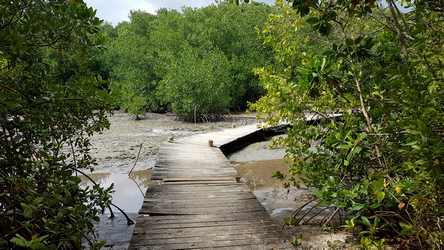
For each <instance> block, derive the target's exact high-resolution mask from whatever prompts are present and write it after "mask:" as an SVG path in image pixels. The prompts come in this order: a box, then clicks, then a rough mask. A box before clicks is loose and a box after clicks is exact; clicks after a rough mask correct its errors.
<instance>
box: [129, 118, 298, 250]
mask: <svg viewBox="0 0 444 250" xmlns="http://www.w3.org/2000/svg"><path fill="white" fill-rule="evenodd" d="M258 131H259V129H258V128H257V127H256V125H249V126H244V127H240V128H235V129H227V130H223V131H219V132H212V133H206V134H200V135H193V136H190V137H185V138H180V139H178V140H175V141H173V142H168V143H165V144H163V145H162V146H161V148H160V152H159V160H158V163H157V164H156V167H155V169H154V172H153V179H154V180H157V181H158V184H156V185H154V186H153V187H152V188H150V189H149V190H148V191H147V193H146V195H145V200H144V203H143V206H142V208H141V210H140V211H139V215H138V217H137V219H136V227H135V230H134V234H133V237H132V240H131V243H130V249H293V248H292V247H291V245H290V244H289V243H288V241H287V237H286V236H285V235H284V233H283V232H282V230H281V227H279V226H278V225H277V224H275V223H274V222H273V221H272V220H271V219H270V216H269V215H268V214H267V212H266V211H265V209H264V208H263V207H262V206H261V204H260V203H259V202H258V201H257V200H256V197H255V196H254V195H253V194H252V193H251V192H250V191H249V189H248V187H247V186H246V185H245V184H243V183H238V182H236V175H237V172H236V170H235V169H234V168H233V167H232V166H231V164H230V163H229V161H228V160H227V158H226V157H225V156H224V154H223V153H222V151H221V150H220V149H219V147H222V146H223V145H227V144H228V143H231V142H233V141H234V140H238V139H240V138H244V137H246V136H248V135H251V134H252V133H256V132H258ZM208 140H213V141H214V145H215V147H210V146H209V145H208Z"/></svg>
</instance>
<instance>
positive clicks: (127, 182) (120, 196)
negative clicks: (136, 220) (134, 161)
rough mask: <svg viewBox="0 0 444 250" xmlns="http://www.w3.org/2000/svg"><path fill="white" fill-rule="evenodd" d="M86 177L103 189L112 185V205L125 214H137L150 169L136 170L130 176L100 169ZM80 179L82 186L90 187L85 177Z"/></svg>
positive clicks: (120, 172) (112, 170)
mask: <svg viewBox="0 0 444 250" xmlns="http://www.w3.org/2000/svg"><path fill="white" fill-rule="evenodd" d="M88 175H89V176H90V177H91V178H92V179H93V180H94V181H95V182H97V183H98V184H99V185H101V186H103V187H109V186H110V185H111V184H112V183H114V193H113V194H112V197H113V203H114V204H116V205H117V206H119V207H120V208H121V209H123V210H124V211H125V212H127V213H137V212H138V211H139V209H140V208H141V207H142V204H143V198H144V194H145V192H146V190H147V188H148V186H149V185H150V180H151V170H150V169H136V170H134V171H133V172H132V173H131V175H130V176H128V173H127V172H125V171H118V169H109V170H108V169H101V170H99V171H97V172H93V173H89V174H88ZM81 178H82V185H89V186H91V185H92V183H91V182H90V181H89V180H88V179H87V178H86V177H81Z"/></svg>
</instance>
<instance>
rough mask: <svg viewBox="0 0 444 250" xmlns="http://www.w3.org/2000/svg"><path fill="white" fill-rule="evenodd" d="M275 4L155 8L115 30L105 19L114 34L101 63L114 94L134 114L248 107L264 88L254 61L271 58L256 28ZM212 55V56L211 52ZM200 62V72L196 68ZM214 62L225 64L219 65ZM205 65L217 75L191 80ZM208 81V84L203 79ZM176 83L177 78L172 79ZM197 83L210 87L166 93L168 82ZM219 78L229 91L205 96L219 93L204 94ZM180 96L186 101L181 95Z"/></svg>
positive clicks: (216, 111)
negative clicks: (178, 8) (107, 74)
mask: <svg viewBox="0 0 444 250" xmlns="http://www.w3.org/2000/svg"><path fill="white" fill-rule="evenodd" d="M271 10H272V8H271V7H270V6H267V5H265V4H241V5H239V6H237V5H235V4H229V3H227V2H224V3H220V4H218V5H211V6H208V7H205V8H200V9H192V8H185V9H183V10H182V11H181V12H178V11H175V10H166V9H162V10H159V11H158V12H157V14H156V15H151V14H148V13H144V12H140V11H135V12H132V13H131V16H130V22H124V23H120V24H119V25H117V27H116V28H115V29H114V30H108V27H106V29H105V27H104V30H106V34H108V35H107V37H108V38H109V39H107V43H106V45H107V47H108V51H107V52H106V53H105V54H106V55H105V56H104V57H103V61H104V62H103V64H104V65H107V67H108V68H109V70H110V72H111V94H112V96H113V97H114V100H115V102H116V105H117V106H120V107H122V108H124V109H126V110H127V111H128V112H130V113H133V114H141V113H143V112H145V111H146V110H148V111H154V112H160V111H166V110H170V111H173V112H176V113H178V114H179V116H181V117H183V118H190V112H194V107H198V106H199V107H198V108H197V111H196V112H197V116H198V117H200V118H203V117H207V116H208V114H209V113H212V114H217V115H216V116H215V117H219V116H220V115H222V114H223V113H224V112H227V111H229V110H233V111H239V110H243V109H245V108H246V105H247V102H250V101H256V100H257V99H258V98H259V97H260V96H261V95H262V94H263V90H262V87H261V86H260V84H259V81H258V78H257V77H256V76H255V75H254V73H253V70H252V69H253V68H255V67H258V66H264V65H267V64H269V63H270V61H271V58H272V56H271V54H270V53H269V49H268V48H267V47H266V46H264V45H263V44H262V43H261V41H260V40H259V39H258V36H257V32H256V27H261V26H262V25H263V23H264V22H265V21H266V16H267V15H268V13H270V12H271ZM219 54H220V55H219ZM207 55H208V57H209V58H205V57H206V56H207ZM185 59H186V60H189V61H188V62H186V61H185ZM216 61H219V62H216ZM194 65H197V66H196V68H198V69H199V72H191V69H192V68H194ZM215 65H223V66H224V68H223V69H222V68H221V69H220V70H221V72H217V71H215V68H214V67H215ZM179 67H182V68H179ZM203 67H208V68H203ZM203 72H206V73H207V74H211V75H208V76H206V77H207V79H206V80H202V79H203V78H202V77H203V75H201V78H200V80H199V81H200V82H196V83H191V80H192V79H191V78H190V77H191V76H192V75H195V74H203ZM217 77H222V79H221V81H222V82H220V84H218V85H215V83H214V80H215V79H216V78H217ZM227 77H228V78H227ZM181 79H182V80H186V81H187V82H181ZM211 79H213V80H211ZM228 81H229V82H230V83H229V84H228ZM204 82H206V83H209V84H210V85H209V86H204V85H202V84H204ZM172 84H177V86H168V85H172ZM191 85H195V86H200V87H202V88H204V89H202V90H190V91H184V90H181V91H180V93H166V90H167V89H168V90H171V91H174V90H179V89H183V88H184V87H191ZM214 86H224V87H223V88H224V90H223V93H220V91H219V92H218V94H223V96H220V98H219V99H220V100H218V101H209V100H206V101H203V100H205V99H208V98H210V99H214V100H215V99H216V98H213V97H209V96H206V95H207V94H208V93H209V92H208V91H207V90H206V89H208V88H210V87H214ZM226 90H228V92H227V91H226ZM197 95H200V96H197ZM175 96H176V97H177V96H181V98H182V97H183V98H184V101H183V102H181V103H180V104H179V103H177V102H179V100H177V99H174V98H173V97H175ZM185 99H186V102H187V104H186V105H185ZM200 99H202V101H201V100H200ZM227 100H229V101H228V102H227ZM172 101H175V102H176V103H173V102H172ZM207 105H215V106H214V107H206V106H207ZM221 105H222V106H223V107H222V106H221ZM191 109H192V110H193V111H190V110H191Z"/></svg>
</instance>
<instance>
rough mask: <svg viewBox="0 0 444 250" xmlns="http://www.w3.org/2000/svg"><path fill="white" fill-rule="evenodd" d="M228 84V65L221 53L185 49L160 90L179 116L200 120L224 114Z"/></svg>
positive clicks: (227, 99) (185, 118) (226, 104)
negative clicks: (202, 52)
mask: <svg viewBox="0 0 444 250" xmlns="http://www.w3.org/2000/svg"><path fill="white" fill-rule="evenodd" d="M183 69H187V70H183ZM230 84H231V82H230V72H229V63H228V60H227V58H226V57H225V56H224V54H222V53H221V52H220V51H217V50H216V51H209V52H208V53H206V54H204V55H199V54H198V52H197V51H195V50H193V49H192V48H188V49H184V50H183V52H182V53H181V54H180V55H179V58H178V61H177V63H176V64H174V65H172V66H171V68H170V69H169V70H168V74H167V75H166V76H165V78H164V80H163V81H162V83H161V85H162V86H161V87H160V89H161V91H162V94H163V95H164V100H166V101H167V102H168V103H170V104H171V107H172V109H173V110H174V111H175V112H176V113H177V115H178V116H179V117H181V118H182V119H184V120H188V121H193V120H194V121H202V120H211V119H213V118H215V116H217V115H219V114H223V113H225V112H226V111H227V109H228V107H229V104H230V101H231V99H230V87H231V86H230Z"/></svg>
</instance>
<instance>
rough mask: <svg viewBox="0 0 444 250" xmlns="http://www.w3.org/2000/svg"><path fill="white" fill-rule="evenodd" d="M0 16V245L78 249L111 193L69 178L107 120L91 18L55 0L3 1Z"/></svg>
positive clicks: (84, 163) (87, 161)
mask: <svg viewBox="0 0 444 250" xmlns="http://www.w3.org/2000/svg"><path fill="white" fill-rule="evenodd" d="M0 16H1V18H0V128H1V129H0V191H1V192H0V248H8V249H11V248H30V249H73V248H80V247H81V239H82V238H85V237H88V238H91V235H90V233H91V232H92V229H93V224H92V223H93V221H94V220H98V215H99V214H100V213H101V212H102V211H103V209H104V208H105V207H106V205H107V204H108V202H109V200H110V195H109V193H110V189H103V188H100V187H93V188H88V189H83V188H80V186H79V183H80V178H79V177H76V176H75V173H76V170H77V169H80V168H91V167H92V166H93V164H94V160H93V159H92V158H91V156H90V155H89V145H90V144H89V140H88V137H89V136H91V135H92V134H93V133H94V132H98V131H101V130H102V129H103V128H105V127H107V126H108V122H107V119H106V110H108V109H109V106H108V104H107V103H108V98H107V94H106V93H105V92H104V91H103V89H106V86H107V83H106V81H104V78H106V74H105V71H101V69H100V64H98V61H99V58H98V55H100V54H101V53H100V51H99V42H100V41H101V40H102V38H101V37H99V36H97V32H98V30H99V25H100V21H99V19H98V18H96V17H95V12H94V11H93V10H92V9H90V8H88V7H87V6H86V5H85V4H84V3H83V2H82V1H64V0H63V1H62V0H54V1H21V0H17V1H2V2H1V3H0ZM69 145H71V146H72V148H73V151H71V150H69V152H68V151H67V150H66V148H67V146H68V147H69ZM73 153H74V155H73Z"/></svg>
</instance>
